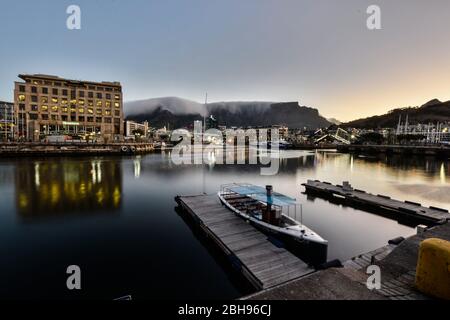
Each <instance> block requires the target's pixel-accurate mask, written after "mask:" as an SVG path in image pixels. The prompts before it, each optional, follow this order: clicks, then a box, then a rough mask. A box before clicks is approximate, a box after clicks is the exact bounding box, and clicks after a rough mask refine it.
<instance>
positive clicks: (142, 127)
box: [124, 120, 149, 138]
mask: <svg viewBox="0 0 450 320" xmlns="http://www.w3.org/2000/svg"><path fill="white" fill-rule="evenodd" d="M124 129H125V136H126V137H127V138H135V133H136V132H138V131H139V132H142V133H139V134H141V135H142V136H143V138H146V137H147V136H148V129H149V127H148V121H144V123H137V122H134V121H131V120H127V121H125V127H124Z"/></svg>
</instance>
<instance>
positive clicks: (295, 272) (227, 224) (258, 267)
mask: <svg viewBox="0 0 450 320" xmlns="http://www.w3.org/2000/svg"><path fill="white" fill-rule="evenodd" d="M176 201H177V202H178V204H179V205H180V206H181V207H182V208H183V209H184V210H185V211H186V212H188V213H189V214H190V215H191V216H192V217H193V218H194V220H195V221H197V222H198V223H200V224H202V226H203V227H204V228H205V229H206V230H207V232H208V234H209V235H210V236H211V237H212V239H213V240H214V241H215V242H216V243H217V244H218V245H219V247H220V248H222V249H223V250H224V252H225V253H227V254H230V255H233V257H235V258H236V259H237V260H238V261H239V264H240V266H241V269H242V273H243V274H244V276H246V277H247V278H248V279H249V280H250V282H251V283H252V284H253V285H255V286H256V287H257V289H267V288H270V287H273V286H277V285H280V284H282V283H285V282H287V281H291V280H294V279H298V278H300V277H302V276H305V275H307V274H310V273H312V272H314V269H313V268H311V267H309V266H308V265H307V264H306V263H305V262H303V261H302V260H300V259H299V258H298V257H296V256H295V255H293V254H292V253H290V252H289V251H287V250H286V249H285V248H280V247H277V246H276V245H275V244H273V243H272V242H271V241H270V239H269V238H268V237H267V236H266V235H265V234H263V233H262V232H260V231H259V230H257V229H256V228H254V227H253V226H252V225H250V224H249V223H247V222H246V221H244V220H243V219H242V218H240V217H238V216H236V215H235V214H234V213H233V212H231V211H230V210H229V209H227V208H226V207H225V206H223V205H222V203H221V202H220V200H219V198H218V197H217V195H198V196H178V197H176Z"/></svg>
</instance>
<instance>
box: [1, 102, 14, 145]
mask: <svg viewBox="0 0 450 320" xmlns="http://www.w3.org/2000/svg"><path fill="white" fill-rule="evenodd" d="M14 123H15V121H14V103H12V102H6V101H0V141H5V142H6V141H12V140H14Z"/></svg>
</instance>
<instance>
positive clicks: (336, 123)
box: [327, 118, 342, 125]
mask: <svg viewBox="0 0 450 320" xmlns="http://www.w3.org/2000/svg"><path fill="white" fill-rule="evenodd" d="M327 120H328V121H329V122H331V123H332V124H335V125H340V124H341V123H342V121H339V120H338V119H335V118H328V119H327Z"/></svg>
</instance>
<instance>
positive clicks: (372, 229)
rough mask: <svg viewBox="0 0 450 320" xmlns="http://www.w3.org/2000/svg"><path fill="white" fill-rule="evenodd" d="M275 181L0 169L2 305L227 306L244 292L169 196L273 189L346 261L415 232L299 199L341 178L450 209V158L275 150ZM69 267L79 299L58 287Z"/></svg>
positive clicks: (212, 172) (149, 164) (6, 165)
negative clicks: (244, 187) (228, 186)
mask: <svg viewBox="0 0 450 320" xmlns="http://www.w3.org/2000/svg"><path fill="white" fill-rule="evenodd" d="M277 158H279V160H280V169H279V172H278V174H277V175H273V176H263V175H261V174H260V167H259V166H257V165H237V164H235V165H229V164H228V165H226V164H217V163H215V162H214V161H211V162H210V163H209V164H202V165H193V164H192V165H188V164H184V165H175V164H174V163H173V162H172V160H171V157H170V152H169V151H167V152H162V153H153V154H148V155H142V156H127V157H119V156H114V157H73V158H58V157H54V158H22V159H2V160H0V204H1V208H0V257H1V258H0V283H1V284H2V285H1V286H0V297H1V298H59V299H70V298H89V299H92V298H99V299H106V300H111V299H114V298H117V297H121V296H124V295H132V296H133V298H135V299H140V298H141V299H226V298H237V297H239V296H242V295H243V294H246V293H249V292H251V289H250V288H249V287H248V286H246V285H245V284H243V283H242V279H239V278H238V277H237V276H236V275H234V274H233V272H232V271H231V270H230V268H229V267H228V266H227V264H226V263H224V261H223V259H222V257H221V256H220V254H218V253H217V252H215V251H214V248H211V246H209V245H208V243H207V241H205V240H204V239H203V238H202V237H201V236H199V235H198V234H197V233H196V232H195V230H194V229H193V228H192V227H191V226H190V224H189V223H188V222H187V221H186V219H185V218H184V216H183V215H182V214H180V212H178V211H177V210H176V208H175V207H176V204H175V201H174V197H175V196H176V195H193V194H200V193H204V192H205V193H216V192H217V191H218V189H219V188H220V185H221V184H224V183H231V182H249V183H253V184H256V185H266V184H270V185H273V187H274V191H277V192H280V193H284V194H286V195H288V196H291V197H293V198H296V199H297V200H298V201H299V202H300V203H302V205H303V223H304V224H306V225H307V226H309V227H310V228H312V229H313V230H315V231H316V232H318V233H319V234H320V235H321V236H322V237H324V238H325V239H327V240H328V241H329V249H328V260H331V259H340V260H342V261H343V260H346V259H349V258H351V257H352V256H355V255H357V254H360V253H364V252H367V251H370V250H373V249H376V248H378V247H381V246H383V245H386V244H387V241H388V240H389V239H392V238H395V237H398V236H409V235H412V234H414V232H415V230H414V226H411V225H405V224H402V223H401V222H399V221H395V220H391V219H388V218H385V217H382V216H379V215H376V214H374V213H368V212H365V211H362V210H357V209H353V208H350V207H345V206H342V205H338V204H333V203H330V202H328V201H326V200H323V199H320V198H312V197H310V196H306V195H305V194H303V191H304V188H303V187H302V186H301V184H302V183H304V182H306V180H307V179H319V180H323V181H328V182H331V183H333V184H341V183H342V182H343V181H350V183H351V184H352V185H353V186H354V187H356V188H358V189H363V190H366V191H368V192H371V193H375V194H385V195H389V196H391V197H392V198H396V199H399V200H410V201H415V202H420V203H422V204H423V205H427V206H430V205H433V206H437V207H443V208H447V209H448V208H450V166H449V162H448V160H447V161H446V160H439V159H435V158H425V157H422V158H415V157H395V156H386V155H383V156H378V157H362V156H360V157H358V156H353V155H349V154H341V153H337V152H336V151H332V150H330V151H296V150H292V151H282V152H281V153H280V154H279V155H277ZM69 265H78V266H79V267H80V268H81V284H82V289H81V290H73V291H70V290H68V289H67V287H66V279H67V277H68V275H67V273H66V269H67V267H68V266H69Z"/></svg>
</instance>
